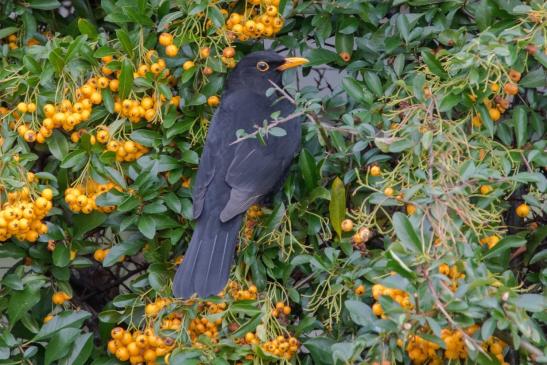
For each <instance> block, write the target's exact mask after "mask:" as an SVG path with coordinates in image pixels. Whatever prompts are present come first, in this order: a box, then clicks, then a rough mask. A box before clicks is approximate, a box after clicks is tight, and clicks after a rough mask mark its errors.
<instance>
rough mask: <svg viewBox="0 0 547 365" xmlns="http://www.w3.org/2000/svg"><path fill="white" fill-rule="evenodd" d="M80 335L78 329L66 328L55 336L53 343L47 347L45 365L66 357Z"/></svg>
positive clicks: (52, 339)
mask: <svg viewBox="0 0 547 365" xmlns="http://www.w3.org/2000/svg"><path fill="white" fill-rule="evenodd" d="M79 333H80V330H79V329H77V328H64V329H62V330H59V332H57V333H56V334H54V335H53V337H52V338H51V341H50V342H49V343H48V345H47V346H46V353H45V357H44V364H45V365H49V364H51V363H52V362H53V361H55V360H59V359H60V358H62V357H64V356H66V355H67V354H68V352H69V350H70V348H71V346H70V345H71V344H72V343H73V342H74V340H75V339H76V336H77V335H78V334H79Z"/></svg>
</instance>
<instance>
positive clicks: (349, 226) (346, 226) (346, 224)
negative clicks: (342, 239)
mask: <svg viewBox="0 0 547 365" xmlns="http://www.w3.org/2000/svg"><path fill="white" fill-rule="evenodd" d="M341 226H342V231H344V232H351V231H352V230H353V221H352V220H351V219H344V220H343V221H342V224H341Z"/></svg>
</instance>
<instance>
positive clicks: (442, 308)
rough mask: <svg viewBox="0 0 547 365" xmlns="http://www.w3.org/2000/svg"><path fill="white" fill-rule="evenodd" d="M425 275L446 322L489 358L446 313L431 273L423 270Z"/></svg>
mask: <svg viewBox="0 0 547 365" xmlns="http://www.w3.org/2000/svg"><path fill="white" fill-rule="evenodd" d="M422 273H423V275H424V277H425V279H426V280H427V286H428V288H429V291H430V292H431V296H432V297H433V301H434V302H435V306H436V307H437V308H438V309H439V311H441V313H442V314H443V315H444V316H445V318H446V320H447V321H448V323H450V325H451V326H452V327H454V328H456V329H457V330H458V331H459V332H460V333H461V334H462V336H463V337H464V338H465V339H466V340H467V341H468V342H469V343H472V344H473V346H475V347H476V348H477V349H478V350H479V351H480V352H482V353H483V354H485V355H486V356H489V355H488V353H487V352H486V351H484V349H483V348H482V347H481V344H480V343H479V342H478V341H477V340H475V339H474V338H473V337H471V336H469V335H468V334H467V333H465V331H464V330H463V328H461V327H460V326H459V325H458V324H457V323H456V321H454V319H453V318H452V317H451V316H450V314H449V313H448V312H447V311H446V309H445V308H444V304H443V303H442V302H441V299H440V298H439V295H438V294H437V291H436V290H435V287H434V286H433V281H432V280H431V278H430V277H429V273H428V271H427V270H423V272H422Z"/></svg>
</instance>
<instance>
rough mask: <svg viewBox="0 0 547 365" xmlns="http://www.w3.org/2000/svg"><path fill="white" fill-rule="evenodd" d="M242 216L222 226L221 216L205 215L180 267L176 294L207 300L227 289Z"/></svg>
mask: <svg viewBox="0 0 547 365" xmlns="http://www.w3.org/2000/svg"><path fill="white" fill-rule="evenodd" d="M241 220H242V216H241V215H240V216H238V217H234V219H231V220H230V221H228V222H225V223H222V222H221V221H220V218H219V215H218V214H203V215H202V217H200V219H199V220H198V222H197V226H196V230H195V231H194V234H193V235H192V239H191V240H190V245H189V247H188V250H187V251H186V254H185V257H184V260H183V262H182V264H181V265H180V266H179V267H178V269H177V273H176V275H175V280H174V284H173V293H174V295H175V296H176V297H179V298H189V297H191V296H192V295H193V294H194V293H197V294H198V296H200V297H202V298H205V297H208V296H211V295H216V294H218V293H219V292H220V291H222V290H223V289H224V287H225V286H226V283H227V281H228V277H229V274H230V268H231V266H232V261H233V259H234V252H235V247H236V244H237V239H238V233H239V228H240V227H241Z"/></svg>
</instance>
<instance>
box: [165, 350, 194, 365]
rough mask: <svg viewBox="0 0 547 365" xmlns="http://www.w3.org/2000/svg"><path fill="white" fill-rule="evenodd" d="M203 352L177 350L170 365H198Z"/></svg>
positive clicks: (170, 360)
mask: <svg viewBox="0 0 547 365" xmlns="http://www.w3.org/2000/svg"><path fill="white" fill-rule="evenodd" d="M200 356H201V352H199V351H196V350H187V349H185V350H175V351H173V353H172V354H171V356H170V357H169V365H198V364H200V363H201V362H200Z"/></svg>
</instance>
